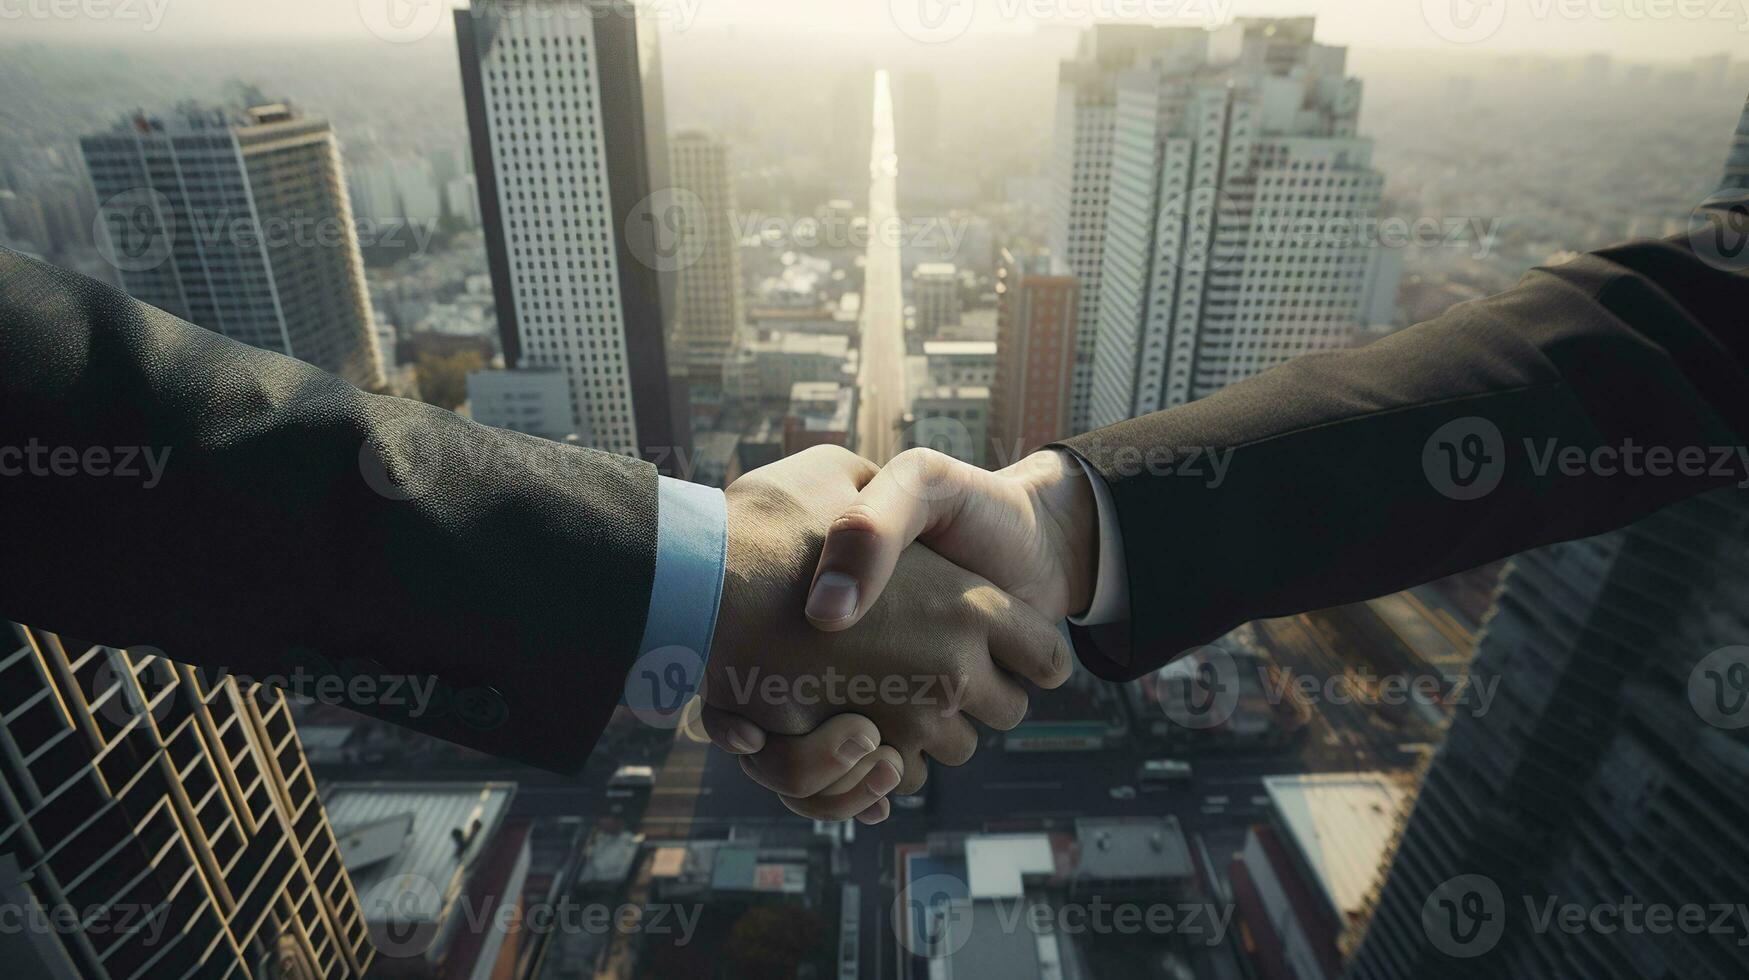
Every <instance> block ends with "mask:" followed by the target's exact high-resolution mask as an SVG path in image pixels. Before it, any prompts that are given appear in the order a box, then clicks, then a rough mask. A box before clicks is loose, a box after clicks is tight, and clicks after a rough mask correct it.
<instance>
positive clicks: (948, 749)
mask: <svg viewBox="0 0 1749 980" xmlns="http://www.w3.org/2000/svg"><path fill="white" fill-rule="evenodd" d="M977 751H978V730H977V729H976V728H973V727H972V723H971V722H969V721H967V720H966V716H965V715H962V714H959V713H958V712H955V713H954V714H952V715H949V716H948V717H946V718H943V719H942V724H941V729H940V731H939V732H938V733H937V734H936V737H935V740H934V741H932V742H931V743H930V744H929V757H930V758H931V759H934V760H935V761H936V762H939V763H941V764H942V765H944V766H963V765H965V764H966V763H968V762H970V761H971V760H972V756H973V755H974V754H976V753H977Z"/></svg>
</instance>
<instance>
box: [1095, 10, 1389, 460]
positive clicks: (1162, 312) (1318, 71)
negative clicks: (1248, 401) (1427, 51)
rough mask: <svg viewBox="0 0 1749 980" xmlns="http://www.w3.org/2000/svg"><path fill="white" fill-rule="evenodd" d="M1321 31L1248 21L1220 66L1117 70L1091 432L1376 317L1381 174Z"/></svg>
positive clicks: (1351, 87) (1231, 39)
mask: <svg viewBox="0 0 1749 980" xmlns="http://www.w3.org/2000/svg"><path fill="white" fill-rule="evenodd" d="M1312 29H1313V21H1312V19H1311V18H1309V17H1308V18H1294V19H1288V20H1254V19H1242V20H1240V21H1238V22H1237V23H1235V24H1233V25H1231V26H1230V27H1227V28H1223V29H1221V30H1220V31H1216V32H1214V33H1213V34H1211V35H1210V36H1209V58H1208V61H1207V63H1206V64H1202V65H1195V64H1189V65H1187V64H1186V63H1185V61H1184V59H1181V58H1173V57H1167V56H1160V55H1150V56H1147V57H1145V58H1144V59H1143V60H1142V61H1141V62H1140V63H1138V65H1137V67H1136V68H1135V69H1134V70H1133V71H1130V72H1126V73H1125V74H1124V75H1123V76H1122V77H1121V78H1120V79H1119V80H1118V81H1117V83H1116V88H1117V94H1116V109H1115V115H1116V117H1117V121H1116V124H1115V132H1114V136H1113V146H1112V153H1111V189H1110V212H1109V218H1108V220H1107V224H1106V245H1105V249H1104V254H1103V255H1102V256H1101V273H1100V277H1099V284H1098V288H1099V291H1100V295H1099V302H1098V304H1097V308H1098V316H1099V319H1098V322H1097V324H1096V326H1095V327H1094V331H1093V332H1094V334H1095V344H1094V364H1093V394H1092V406H1091V409H1090V413H1089V422H1090V423H1091V424H1092V425H1093V426H1095V427H1097V426H1101V425H1110V424H1112V423H1114V422H1118V421H1121V420H1123V419H1127V418H1131V417H1134V416H1137V415H1142V414H1146V413H1148V412H1154V411H1159V410H1161V409H1165V408H1171V407H1173V406H1176V405H1182V404H1184V403H1185V402H1188V401H1192V400H1194V399H1197V398H1202V397H1204V396H1206V395H1209V394H1212V393H1214V392H1216V391H1219V390H1220V389H1221V388H1224V387H1226V386H1227V385H1229V384H1232V383H1234V382H1236V381H1241V380H1243V379H1245V378H1248V377H1250V376H1251V375H1253V374H1256V373H1258V372H1260V371H1264V370H1267V369H1268V368H1271V367H1274V366H1275V365H1278V364H1281V363H1283V362H1285V361H1287V360H1290V359H1291V358H1294V357H1296V356H1298V355H1300V354H1304V353H1307V352H1310V351H1316V350H1324V349H1331V348H1337V347H1344V346H1347V345H1348V343H1349V342H1350V339H1351V337H1352V336H1353V332H1354V328H1355V327H1356V325H1357V324H1358V322H1359V321H1360V320H1361V319H1363V318H1365V317H1368V316H1371V315H1374V313H1375V310H1376V307H1377V306H1378V304H1377V303H1376V302H1374V300H1375V298H1376V295H1377V293H1378V290H1376V289H1374V288H1373V286H1374V283H1375V281H1376V280H1378V279H1380V278H1388V277H1381V276H1379V275H1375V271H1376V270H1375V266H1376V265H1377V263H1379V262H1380V261H1381V259H1380V257H1379V250H1378V249H1376V248H1375V247H1373V245H1372V244H1371V242H1370V241H1369V240H1368V238H1369V236H1368V235H1367V234H1366V233H1365V230H1366V229H1367V228H1368V227H1370V222H1371V221H1372V220H1373V219H1374V218H1375V217H1376V215H1377V213H1378V207H1379V196H1380V193H1381V191H1382V189H1383V185H1384V178H1383V176H1382V175H1381V174H1380V173H1379V172H1378V171H1376V170H1374V169H1372V166H1371V160H1372V142H1371V141H1370V140H1367V139H1363V138H1361V137H1359V136H1357V135H1356V126H1357V119H1358V117H1359V114H1360V82H1359V80H1357V79H1353V78H1347V77H1345V76H1344V70H1345V67H1344V62H1345V60H1346V57H1345V56H1346V52H1345V51H1344V49H1342V48H1335V47H1329V46H1326V45H1321V44H1317V43H1315V42H1314V41H1313V40H1312ZM1390 292H1391V293H1392V294H1393V295H1392V299H1394V293H1395V289H1394V288H1392V289H1391V290H1390ZM1369 307H1370V308H1369Z"/></svg>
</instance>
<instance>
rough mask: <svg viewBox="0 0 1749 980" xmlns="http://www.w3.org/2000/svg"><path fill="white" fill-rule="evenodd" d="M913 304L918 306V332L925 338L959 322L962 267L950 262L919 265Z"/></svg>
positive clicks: (914, 275) (913, 285) (914, 277)
mask: <svg viewBox="0 0 1749 980" xmlns="http://www.w3.org/2000/svg"><path fill="white" fill-rule="evenodd" d="M911 305H912V306H914V307H916V309H917V335H918V336H920V337H922V338H923V339H924V340H928V339H930V338H932V337H934V336H935V335H936V333H937V332H938V331H940V330H941V329H942V328H943V327H951V326H954V325H955V324H957V323H959V322H960V276H959V269H958V268H956V267H955V266H954V265H953V264H952V263H949V262H924V263H922V264H920V265H918V266H917V268H916V269H915V270H913V271H912V273H911Z"/></svg>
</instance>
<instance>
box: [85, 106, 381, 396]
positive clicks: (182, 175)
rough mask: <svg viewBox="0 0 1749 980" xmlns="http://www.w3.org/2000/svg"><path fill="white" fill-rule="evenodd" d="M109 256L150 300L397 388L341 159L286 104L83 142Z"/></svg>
mask: <svg viewBox="0 0 1749 980" xmlns="http://www.w3.org/2000/svg"><path fill="white" fill-rule="evenodd" d="M80 146H81V148H82V149H83V151H84V156H85V165H86V169H87V170H88V171H89V172H90V175H91V182H92V185H93V187H94V189H95V190H96V193H97V197H98V199H99V201H101V202H102V205H101V211H100V215H99V217H100V221H101V224H102V227H103V232H104V236H105V239H106V240H105V242H104V243H103V245H102V248H103V249H104V252H105V257H106V258H108V259H109V261H110V262H111V263H112V264H113V265H115V267H116V268H117V270H118V272H119V273H120V276H121V284H122V287H123V288H124V289H125V290H126V291H127V292H128V293H129V295H131V296H133V297H134V298H135V299H138V300H140V301H142V302H145V303H149V304H151V305H152V306H156V307H158V308H159V309H162V310H167V311H169V312H170V313H173V314H175V315H176V316H179V317H181V318H182V319H184V320H187V321H189V322H190V323H193V324H195V325H197V326H201V327H205V328H206V329H208V330H211V331H213V332H215V333H220V334H224V335H225V336H226V337H229V338H231V339H232V340H236V341H240V342H242V343H245V344H249V345H251V346H254V347H260V348H262V349H264V350H271V351H276V352H278V353H281V354H287V355H290V356H292V357H296V358H298V359H300V360H303V361H307V362H309V363H310V364H313V365H315V366H316V367H319V368H321V369H322V370H324V371H329V372H331V373H334V374H337V375H339V376H340V377H342V378H345V379H346V380H347V381H349V382H351V383H352V384H354V385H357V386H359V387H361V388H365V389H379V388H381V387H382V385H383V367H382V359H381V356H380V355H379V353H378V351H377V344H376V328H375V325H374V322H373V317H372V314H371V305H370V298H369V295H368V293H367V292H366V289H365V284H364V262H363V259H362V258H361V256H360V253H359V248H358V234H357V229H356V227H355V225H354V222H353V214H352V207H351V203H350V201H349V200H348V198H347V193H346V180H345V177H344V175H343V173H342V168H341V163H340V150H339V147H338V144H337V143H336V142H335V139H334V133H333V130H332V129H331V128H330V127H329V125H328V123H327V122H326V121H325V120H322V119H317V118H313V117H308V116H304V115H301V114H300V113H298V112H296V111H295V110H293V109H291V108H290V107H288V106H285V105H277V104H276V105H262V106H255V107H252V108H249V109H247V110H244V111H242V112H237V111H233V110H229V109H219V108H206V107H197V106H192V105H189V106H183V107H182V108H181V109H180V110H179V111H178V112H177V113H176V114H174V115H171V116H166V117H148V116H145V115H136V116H133V117H131V118H128V119H125V120H123V121H122V122H120V123H118V124H117V125H116V126H115V127H114V128H113V129H111V130H110V131H109V132H105V133H98V134H94V135H91V136H86V137H84V138H83V139H81V140H80Z"/></svg>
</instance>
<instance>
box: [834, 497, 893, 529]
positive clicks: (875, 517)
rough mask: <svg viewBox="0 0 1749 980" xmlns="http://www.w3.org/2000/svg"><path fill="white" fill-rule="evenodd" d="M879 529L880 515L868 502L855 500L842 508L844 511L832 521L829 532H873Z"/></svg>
mask: <svg viewBox="0 0 1749 980" xmlns="http://www.w3.org/2000/svg"><path fill="white" fill-rule="evenodd" d="M880 531H881V515H880V512H879V511H877V510H875V509H874V508H873V507H871V506H869V505H868V504H866V503H864V502H862V501H860V500H859V501H857V502H856V503H854V504H851V505H850V506H849V507H846V508H844V513H842V514H839V515H838V518H837V519H836V520H834V521H833V522H832V526H831V528H830V529H829V533H831V534H874V535H878V534H879V533H880Z"/></svg>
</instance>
